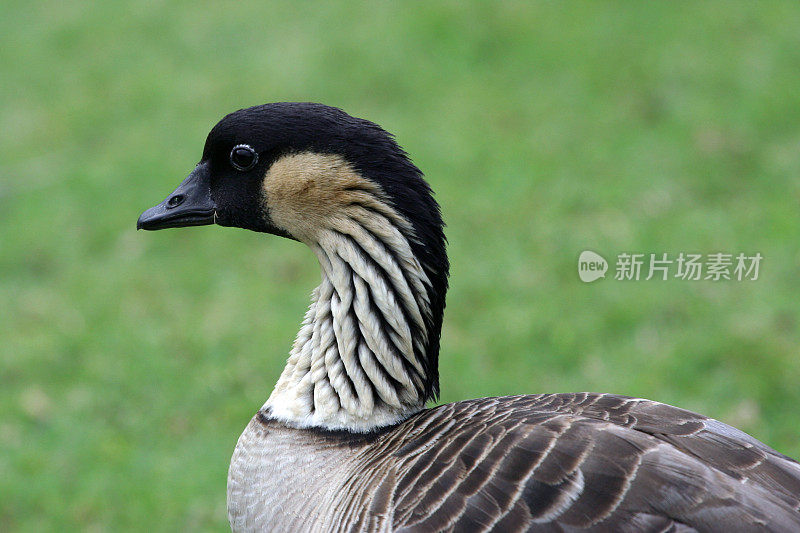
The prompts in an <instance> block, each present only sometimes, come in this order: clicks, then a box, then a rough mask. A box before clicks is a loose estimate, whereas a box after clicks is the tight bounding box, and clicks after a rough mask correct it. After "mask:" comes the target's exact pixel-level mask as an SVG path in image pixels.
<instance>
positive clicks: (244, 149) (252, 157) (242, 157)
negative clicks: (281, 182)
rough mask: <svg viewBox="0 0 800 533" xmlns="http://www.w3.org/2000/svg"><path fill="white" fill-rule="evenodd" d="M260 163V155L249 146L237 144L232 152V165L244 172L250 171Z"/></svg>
mask: <svg viewBox="0 0 800 533" xmlns="http://www.w3.org/2000/svg"><path fill="white" fill-rule="evenodd" d="M256 163H258V154H257V153H256V151H255V150H253V147H252V146H250V145H249V144H237V145H236V146H234V147H233V150H231V165H233V168H235V169H236V170H241V171H242V172H244V171H246V170H250V169H251V168H253V167H254V166H256Z"/></svg>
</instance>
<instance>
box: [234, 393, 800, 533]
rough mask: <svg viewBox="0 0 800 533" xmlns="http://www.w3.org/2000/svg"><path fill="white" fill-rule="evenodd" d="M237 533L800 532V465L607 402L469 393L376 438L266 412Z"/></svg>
mask: <svg viewBox="0 0 800 533" xmlns="http://www.w3.org/2000/svg"><path fill="white" fill-rule="evenodd" d="M229 518H230V520H231V525H232V527H233V529H234V530H235V531H315V532H319V531H369V532H371V531H375V532H379V531H380V532H385V531H404V532H434V531H469V532H481V531H496V532H515V531H520V532H521V531H532V532H575V531H599V532H690V531H737V532H738V531H773V532H784V531H800V465H799V464H798V463H797V462H795V461H793V460H792V459H789V458H788V457H785V456H783V455H781V454H779V453H777V452H775V451H774V450H772V449H770V448H769V447H767V446H766V445H764V444H762V443H761V442H759V441H757V440H756V439H754V438H752V437H750V436H749V435H747V434H745V433H743V432H741V431H739V430H737V429H735V428H733V427H731V426H728V425H726V424H723V423H721V422H718V421H716V420H713V419H710V418H707V417H704V416H702V415H698V414H695V413H691V412H689V411H685V410H683V409H679V408H676V407H672V406H669V405H665V404H661V403H657V402H652V401H648V400H643V399H637V398H629V397H624V396H617V395H611V394H593V393H577V394H542V395H531V396H509V397H501V398H481V399H477V400H468V401H463V402H458V403H453V404H448V405H442V406H439V407H436V408H433V409H428V410H424V411H421V412H419V413H417V414H415V415H413V416H411V417H410V418H408V419H407V420H405V421H403V422H401V423H399V424H397V425H395V426H392V427H389V428H383V429H380V430H376V431H373V432H370V433H361V434H358V433H350V432H346V431H325V430H321V429H315V428H309V429H295V428H290V427H287V426H286V424H285V423H283V422H280V421H278V420H276V419H275V418H274V417H273V416H272V414H271V413H270V412H269V410H268V409H267V410H263V411H262V412H260V413H259V414H258V415H257V416H256V417H254V418H253V420H252V421H251V422H250V425H249V426H248V429H247V430H246V431H245V433H244V434H243V435H242V437H241V438H240V441H239V445H238V446H237V449H236V452H235V454H234V457H233V461H232V463H231V472H230V477H229Z"/></svg>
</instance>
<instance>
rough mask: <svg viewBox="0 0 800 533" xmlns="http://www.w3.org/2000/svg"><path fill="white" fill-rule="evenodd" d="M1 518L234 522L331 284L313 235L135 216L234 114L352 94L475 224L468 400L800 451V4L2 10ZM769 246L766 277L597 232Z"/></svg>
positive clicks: (13, 522) (8, 524)
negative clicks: (681, 414)
mask: <svg viewBox="0 0 800 533" xmlns="http://www.w3.org/2000/svg"><path fill="white" fill-rule="evenodd" d="M0 80H1V81H0V301H2V305H0V530H3V531H41V530H59V531H68V530H87V531H120V530H142V531H144V530H147V531H151V530H218V531H223V530H225V528H226V527H227V520H226V517H225V479H226V471H227V466H228V461H229V458H230V454H231V451H232V450H233V447H234V445H235V443H236V439H237V437H238V435H239V433H240V432H241V430H242V429H243V428H244V426H245V424H246V423H247V421H248V419H249V418H250V417H251V416H252V414H253V413H254V412H255V410H256V409H257V408H258V407H259V406H261V404H262V402H263V401H264V399H265V398H266V397H267V395H268V393H269V392H270V390H271V387H272V385H273V383H274V382H275V380H276V378H277V376H278V374H279V372H280V370H281V369H282V366H283V361H284V359H285V357H286V354H287V352H288V349H289V347H290V344H291V341H292V340H293V337H294V334H295V333H296V330H297V327H298V325H299V323H300V320H301V317H302V315H303V312H304V309H305V307H306V305H307V300H308V294H309V292H310V290H311V289H312V288H313V287H314V285H315V284H316V282H317V280H318V270H317V265H316V263H315V260H314V259H313V256H312V255H311V253H309V252H308V251H307V250H306V249H305V248H304V247H303V246H302V245H300V244H297V243H294V242H289V241H285V240H281V239H278V238H275V237H268V236H264V235H260V234H256V233H250V232H246V231H241V230H232V229H223V228H216V227H207V228H190V229H184V230H169V231H162V232H157V233H143V232H139V233H137V232H136V230H135V223H136V218H137V216H138V215H139V213H140V212H141V211H142V210H144V209H145V208H147V207H150V206H151V205H154V204H155V203H157V202H159V201H161V200H162V199H163V197H164V196H166V195H167V194H168V193H169V192H170V191H171V190H172V189H173V188H174V187H175V186H176V185H177V184H178V183H179V182H180V181H181V180H182V179H183V178H184V176H185V175H186V174H187V173H188V172H189V171H190V170H191V169H192V167H193V165H194V163H195V162H196V161H197V159H198V158H199V156H200V153H201V149H202V144H203V141H204V139H205V135H206V133H207V132H208V130H209V129H210V127H211V126H212V125H213V124H214V123H215V122H216V121H217V120H218V119H219V118H221V117H222V116H223V115H224V114H225V113H227V112H230V111H232V110H234V109H238V108H241V107H245V106H249V105H254V104H259V103H263V102H267V101H279V100H311V101H320V102H324V103H327V104H331V105H336V106H340V107H343V108H344V109H345V110H347V111H348V112H350V113H351V114H354V115H357V116H362V117H366V118H369V119H371V120H374V121H376V122H378V123H380V124H381V125H383V126H384V127H385V128H387V129H388V130H389V131H392V132H394V133H395V134H396V135H397V138H398V140H399V142H400V143H401V144H402V145H403V146H404V147H405V148H406V149H407V150H408V151H409V152H410V154H411V155H412V157H413V159H414V160H415V162H416V163H417V164H418V165H419V166H420V168H421V169H422V170H423V171H424V172H425V173H426V175H427V176H428V178H429V180H430V182H431V184H432V185H433V187H434V189H435V190H436V191H437V193H438V196H437V198H438V199H439V201H440V202H441V204H442V207H443V210H444V214H445V217H446V220H447V222H448V236H449V239H450V247H449V250H450V255H451V259H452V263H453V268H452V276H451V284H452V289H451V291H450V294H449V299H448V308H447V311H446V317H445V325H444V330H443V340H442V353H441V375H442V401H454V400H458V399H464V398H469V397H476V396H484V395H499V394H511V393H526V392H556V391H584V390H591V391H606V392H617V393H625V394H631V395H637V396H644V397H647V398H652V399H657V400H660V401H664V402H669V403H672V404H675V405H679V406H681V407H685V408H688V409H692V410H696V411H700V412H703V413H706V414H708V415H711V416H714V417H716V418H719V419H721V420H723V421H726V422H728V423H731V424H734V425H737V426H739V427H741V428H742V429H744V430H745V431H748V432H751V433H752V434H753V435H755V436H756V437H757V438H759V439H762V440H763V441H765V442H766V443H768V444H770V445H772V446H774V447H776V448H777V449H778V450H780V451H783V452H785V453H787V454H790V455H793V456H795V457H797V456H800V357H798V355H800V354H798V347H800V324H799V322H800V304H798V301H797V298H798V276H799V275H800V224H799V222H800V209H799V208H800V180H799V179H798V177H799V176H800V6H798V5H797V4H796V3H793V2H785V3H781V2H772V3H735V2H727V1H726V2H708V3H700V4H692V3H627V4H615V3H592V2H576V3H563V4H562V3H527V2H525V3H475V4H463V3H461V2H446V3H411V4H402V5H400V4H393V3H389V2H381V3H370V4H368V5H364V4H351V3H338V2H334V3H325V4H321V3H320V4H305V3H298V4H295V3H293V2H291V3H290V2H285V3H269V4H264V3H261V2H247V1H245V2H162V1H154V2H128V3H121V2H97V3H87V2H52V1H50V2H22V1H19V0H5V1H4V2H2V4H1V5H0ZM584 249H591V250H595V251H597V252H600V253H601V254H603V255H605V256H606V257H607V258H609V259H611V260H613V258H614V257H615V256H616V254H618V253H620V252H631V251H638V252H648V253H649V252H655V253H661V252H669V253H672V254H675V253H677V252H680V251H684V252H693V251H694V252H702V253H712V252H719V251H722V252H731V253H738V252H747V253H754V252H760V253H761V254H762V255H763V256H764V261H763V264H762V271H761V275H760V279H759V280H758V281H755V282H717V283H713V282H710V281H709V282H694V283H692V282H686V281H667V282H663V281H650V282H644V281H640V282H628V283H624V282H619V281H614V280H612V279H610V278H609V279H606V280H602V281H598V282H597V283H594V284H584V283H581V282H580V281H579V280H578V277H577V272H576V262H577V257H578V255H579V253H580V252H581V251H582V250H584Z"/></svg>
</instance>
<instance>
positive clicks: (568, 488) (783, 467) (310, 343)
mask: <svg viewBox="0 0 800 533" xmlns="http://www.w3.org/2000/svg"><path fill="white" fill-rule="evenodd" d="M212 223H216V224H219V225H223V226H236V227H241V228H246V229H251V230H255V231H261V232H265V233H272V234H276V235H280V236H284V237H288V238H291V239H294V240H297V241H300V242H303V243H305V244H306V245H308V246H309V248H310V249H311V250H312V251H313V252H314V254H315V255H316V257H317V259H318V261H319V263H320V267H321V271H322V280H321V283H320V285H319V286H318V287H317V288H316V289H315V290H314V292H313V294H312V303H311V305H310V307H309V310H308V312H307V313H306V316H305V319H304V320H303V323H302V325H301V328H300V331H299V333H298V336H297V338H296V340H295V342H294V345H293V347H292V349H291V352H290V355H289V359H288V361H287V365H286V368H285V369H284V371H283V373H282V374H281V377H280V379H279V380H278V383H277V384H276V386H275V388H274V390H273V392H272V394H271V395H270V397H269V399H268V400H267V402H266V403H265V404H264V406H263V407H262V408H261V409H260V410H259V411H258V412H257V413H256V415H255V416H254V417H253V419H252V420H251V421H250V423H249V424H248V425H247V427H246V429H245V431H244V433H242V435H241V436H240V438H239V441H238V443H237V445H236V448H235V450H234V453H233V458H232V460H231V465H230V470H229V475H228V516H229V519H230V523H231V527H232V529H233V530H234V531H420V532H427V531H503V532H505V531H721V530H727V531H800V464H798V463H797V462H795V461H794V460H792V459H790V458H788V457H786V456H783V455H781V454H779V453H777V452H776V451H774V450H772V449H770V448H769V447H767V446H766V445H764V444H762V443H760V442H759V441H757V440H756V439H754V438H752V437H750V436H749V435H747V434H745V433H743V432H741V431H739V430H737V429H735V428H733V427H731V426H728V425H726V424H723V423H721V422H718V421H716V420H713V419H709V418H707V417H704V416H702V415H698V414H695V413H691V412H688V411H685V410H682V409H679V408H676V407H672V406H669V405H665V404H661V403H657V402H652V401H649V400H644V399H637V398H629V397H623V396H616V395H610V394H594V393H577V394H542V395H530V396H508V397H500V398H482V399H477V400H467V401H462V402H457V403H453V404H448V405H442V406H438V407H434V408H432V409H425V404H426V403H427V402H428V401H430V400H432V399H435V398H436V396H437V394H438V373H437V357H438V351H439V335H440V330H441V322H442V314H443V310H444V297H445V292H446V290H447V275H448V268H449V265H448V261H447V256H446V253H445V240H444V235H443V231H442V228H443V224H442V220H441V216H440V213H439V207H438V205H437V204H436V202H435V201H434V200H433V197H432V194H431V191H430V188H429V187H428V185H427V183H426V182H425V181H424V180H423V178H422V174H421V172H420V171H419V170H418V169H417V168H416V167H415V166H414V165H413V164H412V163H411V161H410V160H409V159H408V157H407V156H406V154H405V153H404V152H403V151H402V149H401V148H400V147H399V146H398V145H397V144H396V143H395V141H394V140H393V138H392V137H391V136H390V135H389V134H388V133H386V132H385V131H383V130H382V129H381V128H380V127H378V126H377V125H375V124H373V123H371V122H368V121H365V120H362V119H357V118H354V117H351V116H350V115H347V114H346V113H344V112H343V111H341V110H339V109H335V108H331V107H327V106H323V105H320V104H299V103H278V104H267V105H264V106H257V107H254V108H248V109H243V110H240V111H237V112H235V113H232V114H230V115H228V116H226V117H225V118H223V120H222V121H220V122H219V123H218V124H217V125H216V126H215V127H214V128H213V129H212V130H211V132H210V133H209V136H208V139H207V140H206V145H205V148H204V151H203V157H202V159H201V161H200V163H198V165H197V167H196V168H195V170H194V171H193V172H192V173H191V174H190V175H189V177H188V178H187V179H186V180H184V182H183V183H182V184H181V185H180V186H179V187H178V189H176V190H175V192H173V193H172V194H171V195H170V196H168V197H167V199H166V200H164V202H162V203H161V204H159V205H157V206H155V207H153V208H151V209H149V210H147V211H145V212H144V213H143V214H142V215H141V217H140V218H139V222H138V227H140V228H143V229H161V228H167V227H177V226H188V225H203V224H212Z"/></svg>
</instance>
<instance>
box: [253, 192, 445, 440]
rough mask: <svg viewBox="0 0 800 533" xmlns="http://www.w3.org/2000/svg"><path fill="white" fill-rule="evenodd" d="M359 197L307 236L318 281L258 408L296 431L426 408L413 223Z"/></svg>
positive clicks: (420, 274)
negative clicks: (283, 364) (279, 370)
mask: <svg viewBox="0 0 800 533" xmlns="http://www.w3.org/2000/svg"><path fill="white" fill-rule="evenodd" d="M367 198H368V199H369V201H366V199H367ZM364 199H365V201H362V202H354V203H352V204H351V205H349V206H348V207H347V208H346V209H344V210H342V211H340V213H339V215H338V216H336V217H332V218H330V219H328V220H327V224H326V227H325V228H324V229H321V230H319V231H315V232H314V239H313V240H311V239H308V240H306V239H304V240H306V244H308V245H309V246H310V247H311V249H312V250H313V251H314V253H315V254H316V255H317V258H318V259H319V263H320V266H321V269H322V282H321V283H320V285H319V286H318V287H317V288H316V289H315V290H314V292H313V293H312V302H311V305H310V307H309V309H308V312H307V313H306V315H305V319H304V320H303V324H302V326H301V328H300V332H299V333H298V335H297V339H296V340H295V342H294V346H293V348H292V351H291V354H290V356H289V359H288V361H287V364H286V368H285V369H284V371H283V373H282V374H281V376H280V378H279V380H278V383H277V384H276V386H275V389H274V391H273V392H272V395H271V396H270V397H269V399H268V400H267V402H266V404H265V405H264V408H266V409H268V410H269V412H270V414H271V416H273V417H275V418H277V419H279V420H282V421H284V422H286V423H288V424H290V425H293V426H296V427H323V428H327V429H347V430H351V431H361V432H363V431H369V430H371V429H375V428H378V427H381V426H386V425H390V424H393V423H396V422H399V421H401V420H403V419H405V418H407V417H408V416H409V415H411V414H413V413H414V412H417V411H419V410H420V409H422V408H423V407H424V403H425V402H424V396H425V394H424V384H425V381H426V376H425V366H424V364H423V360H422V358H424V357H425V347H426V345H427V338H428V334H429V332H428V331H426V323H430V322H429V320H427V319H429V318H430V313H431V310H430V302H429V295H428V291H429V289H430V282H429V280H428V277H427V275H426V274H425V271H424V269H423V268H422V266H421V265H420V263H419V261H418V260H417V259H416V258H415V257H414V254H413V253H412V250H411V246H410V244H409V241H408V238H407V237H406V236H407V235H408V236H411V238H413V230H412V228H411V226H410V224H408V222H407V221H406V220H405V219H403V217H401V216H400V215H398V214H397V213H396V212H395V211H394V210H393V209H392V208H391V207H390V206H389V205H388V204H386V203H384V202H382V201H379V199H378V198H376V197H375V196H373V195H372V194H366V193H365V194H364Z"/></svg>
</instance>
